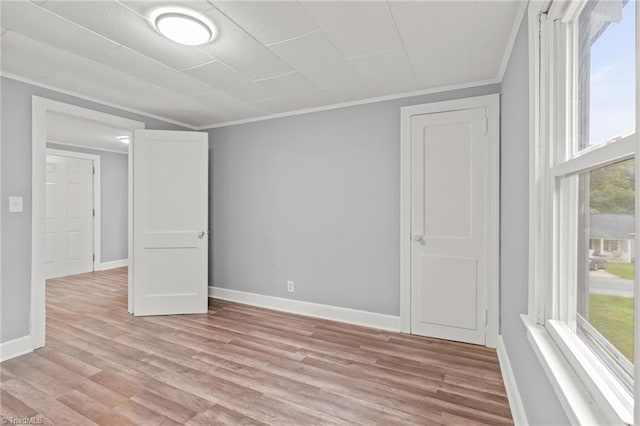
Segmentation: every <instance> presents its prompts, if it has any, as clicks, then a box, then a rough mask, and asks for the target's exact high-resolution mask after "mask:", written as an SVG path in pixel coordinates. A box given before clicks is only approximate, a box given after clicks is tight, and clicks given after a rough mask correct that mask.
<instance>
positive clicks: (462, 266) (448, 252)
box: [411, 108, 489, 344]
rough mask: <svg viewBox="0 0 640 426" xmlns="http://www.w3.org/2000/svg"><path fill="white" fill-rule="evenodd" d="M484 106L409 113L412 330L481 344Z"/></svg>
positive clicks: (485, 148)
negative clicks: (414, 114)
mask: <svg viewBox="0 0 640 426" xmlns="http://www.w3.org/2000/svg"><path fill="white" fill-rule="evenodd" d="M486 130H487V129H486V114H485V109H484V108H476V109H467V110H459V111H448V112H440V113H434V114H424V115H418V116H413V117H412V119H411V232H412V235H413V241H412V244H411V332H412V333H414V334H420V335H424V336H431V337H438V338H445V339H450V340H458V341H463V342H469V343H477V344H484V343H485V315H486V285H487V283H486V271H487V267H486V261H487V259H486V253H485V249H484V248H485V247H486V238H487V237H486V234H487V231H486V228H487V225H486V223H487V221H486V215H487V195H488V193H487V188H488V186H487V162H488V152H489V151H488V137H487V134H486Z"/></svg>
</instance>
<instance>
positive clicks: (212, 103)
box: [193, 89, 261, 114]
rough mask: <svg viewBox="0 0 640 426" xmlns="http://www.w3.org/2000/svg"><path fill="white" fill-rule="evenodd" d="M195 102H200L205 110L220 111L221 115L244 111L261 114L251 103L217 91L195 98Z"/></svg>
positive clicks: (213, 90)
mask: <svg viewBox="0 0 640 426" xmlns="http://www.w3.org/2000/svg"><path fill="white" fill-rule="evenodd" d="M193 100H194V101H196V102H198V103H199V104H200V105H201V106H202V109H203V110H209V111H218V113H219V114H222V113H224V112H226V111H228V112H233V113H235V112H242V111H246V112H252V113H253V112H255V113H260V112H261V111H260V109H259V108H257V107H255V106H252V105H251V104H250V103H248V102H246V101H243V100H241V99H238V98H236V97H233V96H231V95H230V94H228V93H226V92H223V91H221V90H217V89H212V90H211V91H209V92H206V93H202V94H200V95H197V96H193Z"/></svg>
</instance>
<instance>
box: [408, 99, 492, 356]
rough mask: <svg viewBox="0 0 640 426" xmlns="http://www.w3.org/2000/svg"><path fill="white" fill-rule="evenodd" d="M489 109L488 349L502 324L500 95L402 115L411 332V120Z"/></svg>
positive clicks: (414, 108)
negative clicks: (441, 113) (419, 116)
mask: <svg viewBox="0 0 640 426" xmlns="http://www.w3.org/2000/svg"><path fill="white" fill-rule="evenodd" d="M473 108H485V111H486V114H487V136H488V139H489V159H488V162H489V164H488V169H487V171H488V177H487V178H488V185H487V191H488V199H487V208H488V211H487V246H486V253H487V262H488V265H487V300H486V306H487V325H486V329H485V332H486V346H488V347H491V348H495V347H497V345H498V334H499V324H500V279H499V274H500V95H499V94H492V95H485V96H476V97H472V98H463V99H455V100H450V101H443V102H435V103H430V104H423V105H412V106H407V107H402V108H401V111H400V123H401V126H400V331H401V332H403V333H410V332H411V117H413V116H416V115H424V114H435V113H439V112H447V111H457V110H465V109H473Z"/></svg>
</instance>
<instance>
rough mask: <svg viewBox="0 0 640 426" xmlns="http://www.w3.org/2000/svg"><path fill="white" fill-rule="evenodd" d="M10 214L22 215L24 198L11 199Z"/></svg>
mask: <svg viewBox="0 0 640 426" xmlns="http://www.w3.org/2000/svg"><path fill="white" fill-rule="evenodd" d="M9 213H22V197H9Z"/></svg>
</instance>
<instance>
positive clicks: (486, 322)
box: [484, 309, 489, 325]
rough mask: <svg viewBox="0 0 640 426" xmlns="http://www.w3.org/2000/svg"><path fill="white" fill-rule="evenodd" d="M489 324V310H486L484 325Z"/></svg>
mask: <svg viewBox="0 0 640 426" xmlns="http://www.w3.org/2000/svg"><path fill="white" fill-rule="evenodd" d="M487 324H489V319H488V314H487V310H486V309H485V310H484V325H487Z"/></svg>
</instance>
